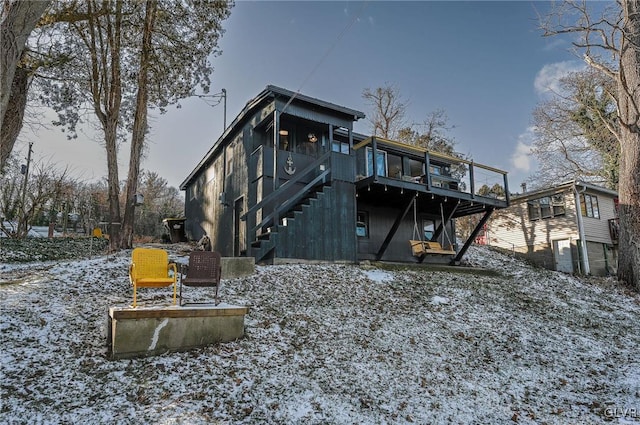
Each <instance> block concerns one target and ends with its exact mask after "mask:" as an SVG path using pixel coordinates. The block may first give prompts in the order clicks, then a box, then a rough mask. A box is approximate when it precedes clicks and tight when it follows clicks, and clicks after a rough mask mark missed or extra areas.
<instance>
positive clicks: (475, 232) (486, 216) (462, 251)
mask: <svg viewBox="0 0 640 425" xmlns="http://www.w3.org/2000/svg"><path fill="white" fill-rule="evenodd" d="M492 213H493V208H490V209H488V210H487V212H486V213H484V215H483V216H482V219H480V222H479V223H478V225H477V226H476V228H475V229H473V232H471V235H469V238H468V239H467V241H466V242H465V243H464V245H463V246H462V248H461V249H460V251H458V254H457V255H456V256H455V258H454V259H453V260H451V264H458V263H459V262H460V260H461V259H462V257H463V256H464V254H465V253H466V252H467V249H469V246H471V244H472V243H473V241H474V240H475V239H476V236H478V233H480V229H482V227H483V226H484V225H485V223H486V222H487V220H489V217H491V214H492Z"/></svg>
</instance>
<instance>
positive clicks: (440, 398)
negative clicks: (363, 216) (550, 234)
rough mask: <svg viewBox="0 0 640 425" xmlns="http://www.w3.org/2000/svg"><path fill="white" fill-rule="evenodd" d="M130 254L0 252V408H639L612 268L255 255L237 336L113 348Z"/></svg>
mask: <svg viewBox="0 0 640 425" xmlns="http://www.w3.org/2000/svg"><path fill="white" fill-rule="evenodd" d="M184 255H186V254H185V253H184V252H174V253H173V254H172V257H173V258H174V259H176V260H180V261H185V257H184ZM129 256H130V252H122V253H119V254H117V255H115V256H113V255H112V256H102V257H98V258H93V259H91V260H81V261H71V262H61V263H31V264H20V265H17V264H16V265H11V264H4V265H0V332H1V333H0V386H1V387H0V391H1V392H0V403H1V405H0V423H3V424H22V423H25V424H56V423H68V424H114V423H118V424H143V423H144V424H147V423H156V424H210V423H220V424H237V423H251V424H254V423H273V424H279V423H294V424H295V423H300V424H327V423H331V424H352V423H363V424H385V423H392V424H396V423H397V424H403V423H418V424H440V423H454V424H455V423H462V424H470V423H477V424H499V423H509V424H511V423H516V422H517V423H524V424H534V423H535V424H543V423H547V424H569V423H571V424H591V423H593V424H598V423H603V422H607V421H612V422H613V423H634V421H638V420H640V350H639V347H640V326H639V325H638V323H639V319H640V297H639V296H638V295H637V294H633V293H628V292H627V291H625V290H623V289H622V288H620V287H619V286H617V284H615V283H614V282H612V281H602V280H590V281H581V280H579V279H576V278H574V277H571V276H567V275H564V274H560V273H556V272H550V271H547V270H542V269H537V268H532V267H530V266H529V265H527V264H525V263H523V262H521V261H518V260H516V259H513V258H511V257H508V256H504V255H502V254H498V253H495V252H492V251H489V250H487V249H486V248H479V247H472V249H471V250H470V252H469V255H468V261H469V262H470V263H471V264H473V265H476V266H481V267H484V268H486V269H490V270H492V271H494V272H493V273H468V272H465V273H462V272H450V271H435V270H428V269H423V268H395V269H394V268H389V267H384V269H383V268H380V267H383V266H371V265H370V266H366V265H361V266H355V265H287V266H267V267H257V272H256V274H255V275H253V276H251V277H247V278H241V279H232V280H231V279H230V280H225V281H223V285H222V288H221V295H222V297H223V301H224V302H227V303H230V304H240V305H250V306H251V310H250V312H249V314H248V315H247V317H246V321H245V324H246V336H245V338H243V339H242V340H239V341H237V342H232V343H226V344H221V345H216V346H210V347H205V348H202V349H198V350H194V351H189V352H183V353H167V354H165V355H162V356H157V357H151V358H141V359H132V360H120V361H110V360H108V359H107V358H106V354H107V347H106V317H107V311H108V307H109V306H114V305H126V304H128V303H130V302H131V288H130V284H129V282H128V278H127V264H128V261H129ZM467 271H468V270H467ZM191 290H192V291H193V290H194V289H191ZM169 299H170V295H169V290H168V289H167V290H164V289H160V290H153V289H146V290H141V291H140V300H141V302H147V303H149V302H157V303H163V302H168V300H169Z"/></svg>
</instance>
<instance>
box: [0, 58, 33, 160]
mask: <svg viewBox="0 0 640 425" xmlns="http://www.w3.org/2000/svg"><path fill="white" fill-rule="evenodd" d="M28 84H29V72H28V71H27V70H26V69H25V68H17V69H16V70H15V73H14V76H13V84H12V85H11V95H10V96H9V99H8V102H7V105H6V109H5V110H4V111H3V112H4V119H3V120H2V126H1V127H0V171H1V170H3V169H4V165H5V164H6V162H7V159H9V155H11V151H12V150H13V145H14V144H15V143H16V140H17V139H18V135H19V134H20V130H21V129H22V120H23V118H24V109H25V107H26V106H27V88H28Z"/></svg>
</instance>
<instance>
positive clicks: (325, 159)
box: [240, 151, 331, 238]
mask: <svg viewBox="0 0 640 425" xmlns="http://www.w3.org/2000/svg"><path fill="white" fill-rule="evenodd" d="M330 160H331V151H329V152H327V153H325V154H324V155H322V156H321V157H320V158H318V159H317V160H316V161H314V162H312V163H311V164H309V165H308V166H307V167H305V168H304V169H303V170H302V171H300V172H299V173H298V174H297V175H296V176H295V177H293V178H292V179H290V180H287V181H286V182H284V183H283V184H282V185H281V186H280V187H279V188H278V189H276V190H275V191H273V192H271V193H270V194H268V195H267V196H265V197H264V198H263V199H262V200H261V201H260V202H258V203H256V204H255V205H254V206H252V207H251V208H249V209H248V210H247V212H246V213H245V214H244V215H242V216H241V217H240V219H241V220H247V217H248V216H249V215H250V214H257V212H258V210H260V209H262V208H264V207H266V206H268V205H269V204H271V203H273V202H274V201H278V200H281V198H282V196H283V194H285V193H286V191H287V190H288V189H289V188H291V187H293V185H295V184H296V183H298V182H300V181H301V180H302V179H304V177H306V176H307V175H309V174H311V173H312V172H319V173H318V174H317V175H316V176H315V177H313V178H312V179H311V180H310V181H309V182H308V183H307V184H305V185H304V186H303V187H302V188H301V189H300V190H298V191H297V192H295V193H293V194H291V195H289V196H288V199H287V200H286V201H285V202H283V203H281V204H280V205H279V206H278V207H277V208H274V210H273V212H271V213H270V214H268V215H267V216H266V217H263V218H262V221H261V222H260V223H258V224H256V225H255V226H254V227H252V228H251V229H250V230H249V232H250V235H252V236H253V237H254V238H255V236H256V235H257V231H258V230H259V229H261V228H263V227H267V226H269V225H271V224H273V223H278V221H279V219H280V217H281V216H282V215H283V214H286V213H287V212H289V210H290V209H291V208H293V207H294V206H295V205H296V204H297V203H298V202H300V200H302V198H304V197H305V195H306V194H307V192H308V191H309V189H311V188H312V187H314V186H316V185H317V184H319V183H320V182H326V178H327V177H328V176H329V175H330V174H331V166H330V162H331V161H330ZM323 165H324V168H323V167H322V166H323Z"/></svg>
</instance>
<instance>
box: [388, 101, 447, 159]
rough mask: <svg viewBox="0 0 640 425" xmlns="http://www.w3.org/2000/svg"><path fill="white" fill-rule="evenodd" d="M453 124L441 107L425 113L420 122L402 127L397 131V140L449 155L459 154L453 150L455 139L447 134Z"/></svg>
mask: <svg viewBox="0 0 640 425" xmlns="http://www.w3.org/2000/svg"><path fill="white" fill-rule="evenodd" d="M453 128H454V126H453V125H451V124H449V117H448V116H447V113H446V112H445V111H444V110H443V109H436V110H435V111H432V112H430V113H428V114H427V116H426V118H425V120H424V121H423V122H422V124H413V125H412V126H410V127H404V128H402V129H400V131H399V132H398V140H399V141H401V142H403V143H408V144H411V145H416V146H420V147H423V148H425V149H429V150H431V151H434V152H440V153H444V154H447V155H451V156H459V155H457V154H456V152H455V144H456V143H455V140H454V139H453V137H451V136H450V135H449V132H450V131H451V129H453Z"/></svg>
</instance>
